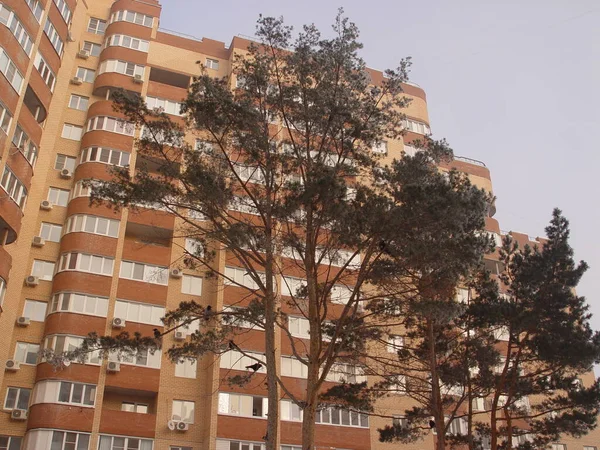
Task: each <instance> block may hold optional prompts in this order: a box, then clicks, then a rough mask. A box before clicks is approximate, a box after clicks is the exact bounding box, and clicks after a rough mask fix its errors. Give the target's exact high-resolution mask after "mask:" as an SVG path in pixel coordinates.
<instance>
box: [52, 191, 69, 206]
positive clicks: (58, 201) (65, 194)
mask: <svg viewBox="0 0 600 450" xmlns="http://www.w3.org/2000/svg"><path fill="white" fill-rule="evenodd" d="M48 201H49V202H50V203H51V204H53V205H54V206H67V204H68V203H69V191H67V190H66V189H58V188H54V187H51V188H50V189H48Z"/></svg>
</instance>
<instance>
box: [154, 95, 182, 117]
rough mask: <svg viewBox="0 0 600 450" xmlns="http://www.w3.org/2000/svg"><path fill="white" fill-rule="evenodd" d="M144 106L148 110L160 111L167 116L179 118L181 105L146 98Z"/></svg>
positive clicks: (164, 100)
mask: <svg viewBox="0 0 600 450" xmlns="http://www.w3.org/2000/svg"><path fill="white" fill-rule="evenodd" d="M146 106H148V109H160V110H162V111H164V112H166V113H167V114H173V115H175V116H181V115H182V114H181V107H182V106H183V105H182V103H180V102H176V101H174V100H167V99H164V98H158V97H151V96H147V97H146Z"/></svg>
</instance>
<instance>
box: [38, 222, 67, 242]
mask: <svg viewBox="0 0 600 450" xmlns="http://www.w3.org/2000/svg"><path fill="white" fill-rule="evenodd" d="M39 236H40V237H42V238H44V240H46V241H48V242H60V237H61V236H62V225H58V224H56V223H49V222H42V224H41V226H40V234H39Z"/></svg>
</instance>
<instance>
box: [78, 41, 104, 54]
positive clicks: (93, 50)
mask: <svg viewBox="0 0 600 450" xmlns="http://www.w3.org/2000/svg"><path fill="white" fill-rule="evenodd" d="M81 49H82V50H84V51H86V52H88V53H89V54H90V56H93V57H98V56H100V53H102V45H101V44H98V43H97V42H91V41H83V45H82V46H81Z"/></svg>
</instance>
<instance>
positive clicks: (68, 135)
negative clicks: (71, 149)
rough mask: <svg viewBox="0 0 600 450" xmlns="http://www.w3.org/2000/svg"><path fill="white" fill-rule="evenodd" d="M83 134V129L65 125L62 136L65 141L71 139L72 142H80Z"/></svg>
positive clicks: (68, 124)
mask: <svg viewBox="0 0 600 450" xmlns="http://www.w3.org/2000/svg"><path fill="white" fill-rule="evenodd" d="M82 134H83V127H80V126H78V125H73V124H70V123H65V124H64V125H63V130H62V134H61V136H62V137H63V138H65V139H71V140H72V141H80V140H81V135H82Z"/></svg>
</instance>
